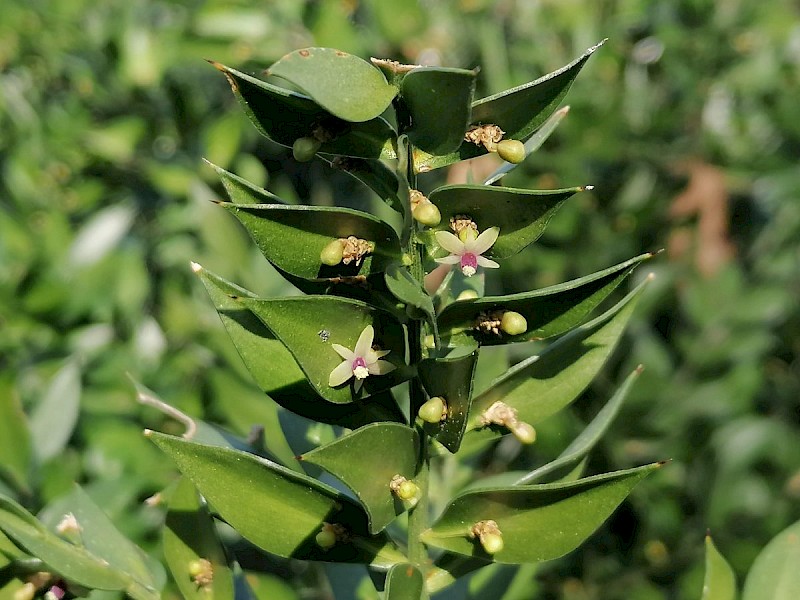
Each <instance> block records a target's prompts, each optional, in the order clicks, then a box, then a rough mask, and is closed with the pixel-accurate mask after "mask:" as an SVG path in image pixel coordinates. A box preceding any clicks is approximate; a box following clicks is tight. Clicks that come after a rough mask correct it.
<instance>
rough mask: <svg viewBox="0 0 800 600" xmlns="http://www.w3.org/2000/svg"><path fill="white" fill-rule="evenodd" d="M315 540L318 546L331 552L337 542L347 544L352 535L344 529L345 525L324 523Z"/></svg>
mask: <svg viewBox="0 0 800 600" xmlns="http://www.w3.org/2000/svg"><path fill="white" fill-rule="evenodd" d="M314 539H315V541H316V542H317V546H319V547H320V548H322V549H323V550H329V549H331V548H333V547H334V546H335V545H336V543H337V542H346V541H347V540H349V539H350V535H349V534H348V533H347V529H345V528H344V525H340V524H339V523H325V522H323V523H322V529H320V531H319V533H318V534H317V535H316V537H315V538H314Z"/></svg>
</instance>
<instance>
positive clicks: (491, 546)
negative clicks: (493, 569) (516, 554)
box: [481, 533, 503, 554]
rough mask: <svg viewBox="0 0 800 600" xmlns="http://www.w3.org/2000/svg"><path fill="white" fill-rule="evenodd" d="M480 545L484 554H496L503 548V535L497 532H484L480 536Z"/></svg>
mask: <svg viewBox="0 0 800 600" xmlns="http://www.w3.org/2000/svg"><path fill="white" fill-rule="evenodd" d="M481 546H483V549H484V551H485V552H486V554H497V553H498V552H500V551H501V550H502V549H503V536H502V535H500V534H499V533H485V534H484V535H482V536H481Z"/></svg>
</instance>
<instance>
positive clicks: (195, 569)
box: [188, 560, 205, 577]
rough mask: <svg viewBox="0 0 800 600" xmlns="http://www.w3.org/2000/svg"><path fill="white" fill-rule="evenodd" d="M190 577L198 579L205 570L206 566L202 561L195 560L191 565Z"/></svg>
mask: <svg viewBox="0 0 800 600" xmlns="http://www.w3.org/2000/svg"><path fill="white" fill-rule="evenodd" d="M188 570H189V575H191V576H192V577H197V576H198V575H200V573H202V572H203V571H204V570H205V565H204V564H203V562H202V561H200V560H193V561H192V562H190V563H189V569H188Z"/></svg>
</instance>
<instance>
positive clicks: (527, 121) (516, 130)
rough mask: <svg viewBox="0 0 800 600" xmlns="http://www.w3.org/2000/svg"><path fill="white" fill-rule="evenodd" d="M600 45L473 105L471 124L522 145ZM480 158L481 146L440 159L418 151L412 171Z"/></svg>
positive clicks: (464, 147) (470, 145)
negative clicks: (496, 129) (495, 127)
mask: <svg viewBox="0 0 800 600" xmlns="http://www.w3.org/2000/svg"><path fill="white" fill-rule="evenodd" d="M603 43H604V42H600V43H599V44H597V45H596V46H592V47H591V48H589V49H588V50H587V51H586V52H584V53H583V55H581V56H580V57H578V58H577V59H576V60H574V61H573V62H571V63H569V64H568V65H566V66H564V67H562V68H560V69H558V70H557V71H553V72H552V73H549V74H547V75H545V76H544V77H541V78H539V79H537V80H536V81H531V82H529V83H526V84H523V85H520V86H518V87H515V88H511V89H509V90H505V91H503V92H500V93H499V94H495V95H493V96H489V97H487V98H482V99H480V100H477V101H476V102H473V103H472V117H471V118H470V123H472V124H475V125H489V124H494V125H499V126H500V128H501V129H502V130H503V131H504V132H505V136H504V139H515V140H521V141H523V142H524V141H525V140H527V139H528V138H529V137H530V136H531V135H533V133H534V132H535V131H536V130H537V129H539V127H541V126H542V124H543V123H544V122H545V121H546V120H547V119H548V118H549V117H550V116H551V115H552V114H553V113H554V112H555V111H556V109H557V108H558V106H559V105H560V104H561V102H562V101H563V99H564V96H566V94H567V91H568V90H569V88H570V86H571V85H572V82H573V81H574V80H575V78H576V77H577V75H578V73H579V72H580V70H581V68H583V65H584V64H586V61H587V60H588V59H589V57H590V56H591V55H592V54H593V53H594V52H595V51H596V50H597V49H598V48H599V47H600V46H601V45H602V44H603ZM482 154H486V149H485V148H484V147H483V145H480V146H476V145H475V144H473V143H471V142H463V143H462V144H461V146H460V147H459V148H458V150H457V151H455V152H452V153H449V154H445V155H442V156H437V155H435V154H429V153H428V152H424V151H422V150H419V151H416V152H415V153H414V169H415V170H416V172H418V173H422V172H425V171H430V170H431V169H438V168H440V167H445V166H447V165H449V164H452V163H454V162H458V161H460V160H467V159H470V158H475V157H476V156H480V155H482Z"/></svg>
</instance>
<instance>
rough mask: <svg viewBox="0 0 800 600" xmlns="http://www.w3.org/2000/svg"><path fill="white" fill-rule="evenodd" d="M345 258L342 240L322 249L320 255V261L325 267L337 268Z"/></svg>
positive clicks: (334, 241)
mask: <svg viewBox="0 0 800 600" xmlns="http://www.w3.org/2000/svg"><path fill="white" fill-rule="evenodd" d="M343 256H344V244H343V243H342V240H333V241H332V242H331V243H330V244H328V245H327V246H325V247H324V248H323V249H322V252H320V253H319V259H320V261H321V262H322V264H323V265H328V266H329V267H335V266H336V265H338V264H339V263H340V262H342V257H343Z"/></svg>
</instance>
